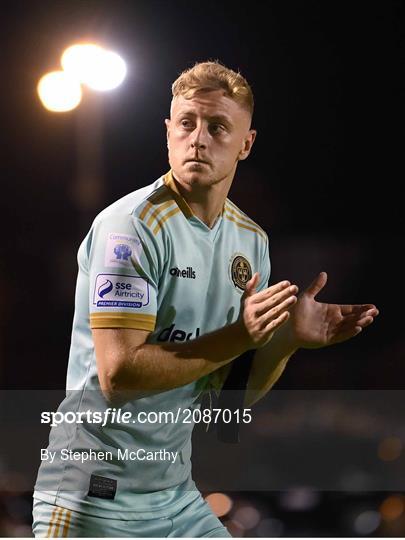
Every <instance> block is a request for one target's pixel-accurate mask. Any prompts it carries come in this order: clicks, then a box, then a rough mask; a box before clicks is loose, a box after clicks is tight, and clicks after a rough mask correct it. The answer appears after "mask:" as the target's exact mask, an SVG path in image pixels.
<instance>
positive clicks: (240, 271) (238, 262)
mask: <svg viewBox="0 0 405 540" xmlns="http://www.w3.org/2000/svg"><path fill="white" fill-rule="evenodd" d="M231 278H232V281H233V283H234V285H235V287H238V288H239V289H241V290H242V291H244V290H245V289H246V283H247V282H248V281H249V279H251V278H252V267H251V266H250V263H249V261H248V260H247V259H246V257H244V256H243V255H239V254H237V255H236V256H235V257H234V259H233V260H232V262H231Z"/></svg>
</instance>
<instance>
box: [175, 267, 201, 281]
mask: <svg viewBox="0 0 405 540" xmlns="http://www.w3.org/2000/svg"><path fill="white" fill-rule="evenodd" d="M169 273H170V275H171V276H173V277H182V278H188V279H195V272H194V270H193V269H192V267H191V266H187V268H186V269H185V270H180V268H177V267H175V268H170V271H169Z"/></svg>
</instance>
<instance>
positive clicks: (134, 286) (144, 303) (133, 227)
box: [88, 215, 161, 332]
mask: <svg viewBox="0 0 405 540" xmlns="http://www.w3.org/2000/svg"><path fill="white" fill-rule="evenodd" d="M160 268H161V261H160V257H159V250H158V248H157V246H156V243H155V240H154V238H153V235H149V234H148V231H147V230H146V229H145V228H144V227H142V225H141V224H140V222H139V221H137V219H136V218H135V217H133V216H132V215H123V216H119V217H117V216H113V217H111V216H110V217H107V218H104V219H100V220H99V221H98V222H97V223H96V224H95V225H94V226H93V231H92V234H91V236H90V245H89V246H88V271H89V283H90V287H89V308H90V310H89V311H90V326H91V328H133V329H137V330H147V331H150V332H152V331H153V330H154V329H155V323H156V309H157V308H156V306H157V284H158V283H159V273H160Z"/></svg>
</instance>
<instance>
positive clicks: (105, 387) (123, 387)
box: [98, 357, 137, 407]
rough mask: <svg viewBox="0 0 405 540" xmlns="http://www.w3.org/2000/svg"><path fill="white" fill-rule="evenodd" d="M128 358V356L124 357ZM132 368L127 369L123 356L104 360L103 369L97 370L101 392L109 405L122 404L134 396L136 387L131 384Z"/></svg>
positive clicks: (126, 362) (132, 377)
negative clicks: (107, 360)
mask: <svg viewBox="0 0 405 540" xmlns="http://www.w3.org/2000/svg"><path fill="white" fill-rule="evenodd" d="M126 358H128V357H126ZM133 371H134V370H133V369H131V370H129V369H128V360H126V359H125V358H122V359H117V358H115V359H114V361H111V362H106V367H104V369H99V370H98V378H99V382H100V388H101V392H102V394H103V396H104V398H105V400H106V401H107V403H108V404H109V405H110V406H114V407H118V406H122V405H124V404H125V403H127V402H128V401H130V400H131V399H133V398H134V397H135V394H136V392H137V388H136V387H135V385H134V384H133V379H135V380H136V377H134V373H133Z"/></svg>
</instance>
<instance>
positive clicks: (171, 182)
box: [163, 169, 225, 228]
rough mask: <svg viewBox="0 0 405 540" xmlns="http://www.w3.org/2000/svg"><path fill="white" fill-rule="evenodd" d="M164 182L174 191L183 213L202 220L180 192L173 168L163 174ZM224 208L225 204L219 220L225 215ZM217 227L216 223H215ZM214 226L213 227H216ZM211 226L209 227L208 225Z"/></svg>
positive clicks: (187, 216) (188, 216)
mask: <svg viewBox="0 0 405 540" xmlns="http://www.w3.org/2000/svg"><path fill="white" fill-rule="evenodd" d="M163 183H164V184H165V186H166V187H167V188H169V189H170V191H172V193H173V197H174V199H175V201H176V203H177V204H178V206H179V208H180V210H181V211H182V212H183V214H184V215H185V216H186V218H188V219H189V218H191V217H194V218H195V219H197V220H198V221H200V220H199V219H198V218H197V216H196V215H195V214H194V212H193V211H192V210H191V208H190V206H189V204H188V202H187V201H186V200H185V199H184V197H182V195H181V194H180V191H179V188H178V187H177V184H176V181H175V179H174V177H173V173H172V170H171V169H170V171H169V172H167V173H166V174H165V175H164V176H163ZM224 210H225V204H224V206H223V207H222V211H221V213H220V214H219V216H218V219H217V221H219V219H220V217H222V216H223V215H224ZM214 227H215V225H214ZM214 227H213V228H214ZM207 228H209V227H207Z"/></svg>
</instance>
